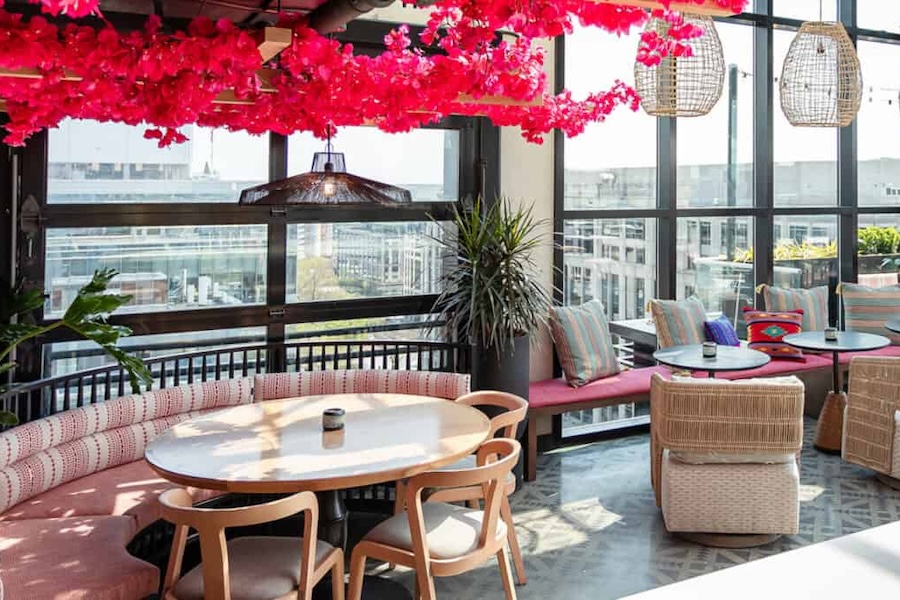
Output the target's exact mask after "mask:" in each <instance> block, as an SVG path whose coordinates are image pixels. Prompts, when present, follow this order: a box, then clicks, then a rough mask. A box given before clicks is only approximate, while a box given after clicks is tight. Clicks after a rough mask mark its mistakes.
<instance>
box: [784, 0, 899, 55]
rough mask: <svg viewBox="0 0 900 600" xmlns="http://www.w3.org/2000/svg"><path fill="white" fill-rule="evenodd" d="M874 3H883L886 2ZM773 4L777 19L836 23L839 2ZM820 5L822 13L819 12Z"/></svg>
mask: <svg viewBox="0 0 900 600" xmlns="http://www.w3.org/2000/svg"><path fill="white" fill-rule="evenodd" d="M863 1H865V0H863ZM873 1H874V2H883V1H884V0H873ZM773 4H774V7H773V14H774V15H775V16H776V17H786V18H789V19H800V20H801V21H834V20H836V19H837V2H835V0H775V1H774V2H773ZM820 4H821V7H822V10H821V13H820V11H819V5H820ZM820 14H821V18H820ZM776 64H779V63H776Z"/></svg>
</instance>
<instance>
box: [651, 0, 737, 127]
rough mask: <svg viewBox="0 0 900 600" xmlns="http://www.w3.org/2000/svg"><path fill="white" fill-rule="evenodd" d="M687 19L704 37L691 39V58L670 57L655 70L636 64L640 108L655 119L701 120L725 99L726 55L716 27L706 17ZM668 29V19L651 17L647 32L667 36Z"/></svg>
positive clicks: (688, 16)
mask: <svg viewBox="0 0 900 600" xmlns="http://www.w3.org/2000/svg"><path fill="white" fill-rule="evenodd" d="M684 20H685V22H686V23H690V24H692V25H696V26H698V27H701V28H702V29H703V35H702V36H700V37H699V38H696V39H694V40H691V47H692V48H693V55H692V56H683V57H676V56H667V57H665V58H663V59H662V61H661V62H660V63H659V64H658V65H656V66H652V67H648V66H647V65H644V64H641V63H640V62H636V63H635V65H634V82H635V89H636V90H637V93H638V94H639V95H640V97H641V106H642V107H643V108H644V111H645V112H646V113H647V114H649V115H652V116H654V117H700V116H703V115H705V114H707V113H709V111H711V110H712V109H713V107H714V106H715V105H716V102H718V101H719V98H721V97H722V88H723V86H724V84H725V56H724V54H722V41H721V40H720V39H719V33H718V32H717V31H716V26H715V24H714V23H713V20H712V19H711V18H710V17H707V16H700V15H691V14H685V15H684ZM668 27H669V24H668V23H667V22H666V20H665V19H663V18H658V17H652V16H651V17H650V20H649V21H648V22H647V26H646V27H645V28H644V31H645V32H655V33H657V34H659V35H661V36H665V34H666V31H667V29H668Z"/></svg>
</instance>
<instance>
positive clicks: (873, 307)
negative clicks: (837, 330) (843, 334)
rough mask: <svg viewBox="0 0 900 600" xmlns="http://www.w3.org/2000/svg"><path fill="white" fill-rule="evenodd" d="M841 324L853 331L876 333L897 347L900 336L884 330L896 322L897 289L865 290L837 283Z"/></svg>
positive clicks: (899, 310)
mask: <svg viewBox="0 0 900 600" xmlns="http://www.w3.org/2000/svg"><path fill="white" fill-rule="evenodd" d="M841 298H843V301H844V325H845V326H846V328H847V329H851V330H853V331H863V332H866V333H876V334H878V335H883V336H885V337H889V338H890V339H891V343H893V344H894V345H895V346H900V334H896V333H893V332H892V331H889V330H888V329H886V328H885V326H884V324H885V323H886V322H887V321H892V320H894V319H900V286H898V285H893V286H890V287H885V288H869V287H865V286H863V285H858V284H856V283H842V284H841Z"/></svg>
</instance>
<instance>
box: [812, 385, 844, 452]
mask: <svg viewBox="0 0 900 600" xmlns="http://www.w3.org/2000/svg"><path fill="white" fill-rule="evenodd" d="M846 407H847V394H845V393H844V392H831V393H830V394H828V397H827V398H825V404H823V405H822V412H821V413H819V421H818V423H816V438H815V441H814V442H813V445H814V446H815V447H816V449H817V450H819V451H820V452H825V453H826V454H840V453H841V437H842V436H843V430H844V408H846Z"/></svg>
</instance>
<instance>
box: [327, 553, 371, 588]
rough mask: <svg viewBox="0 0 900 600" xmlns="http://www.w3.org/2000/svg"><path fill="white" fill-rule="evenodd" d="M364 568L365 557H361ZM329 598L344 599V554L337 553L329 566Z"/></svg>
mask: <svg viewBox="0 0 900 600" xmlns="http://www.w3.org/2000/svg"><path fill="white" fill-rule="evenodd" d="M365 568H366V559H365V557H363V570H365ZM331 599H332V600H344V554H343V553H341V554H340V555H338V557H337V559H336V560H335V561H334V564H333V565H332V566H331Z"/></svg>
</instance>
